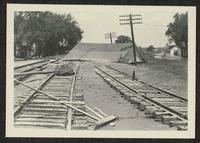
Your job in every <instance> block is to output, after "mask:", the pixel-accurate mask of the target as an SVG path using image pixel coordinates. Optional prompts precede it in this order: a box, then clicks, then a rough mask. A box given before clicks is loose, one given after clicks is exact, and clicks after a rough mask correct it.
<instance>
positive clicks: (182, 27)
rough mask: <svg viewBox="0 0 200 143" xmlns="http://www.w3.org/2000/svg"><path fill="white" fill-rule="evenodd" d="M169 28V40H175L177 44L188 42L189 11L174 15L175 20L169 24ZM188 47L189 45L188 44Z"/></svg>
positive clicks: (167, 32) (167, 33)
mask: <svg viewBox="0 0 200 143" xmlns="http://www.w3.org/2000/svg"><path fill="white" fill-rule="evenodd" d="M167 27H168V29H167V31H166V33H165V34H166V35H167V36H168V40H169V42H170V43H171V42H175V43H176V45H178V46H181V45H182V43H183V42H184V43H185V45H187V43H188V13H187V12H186V13H184V14H179V13H176V14H175V15H174V21H173V22H172V23H169V25H167ZM186 47H187V46H186Z"/></svg>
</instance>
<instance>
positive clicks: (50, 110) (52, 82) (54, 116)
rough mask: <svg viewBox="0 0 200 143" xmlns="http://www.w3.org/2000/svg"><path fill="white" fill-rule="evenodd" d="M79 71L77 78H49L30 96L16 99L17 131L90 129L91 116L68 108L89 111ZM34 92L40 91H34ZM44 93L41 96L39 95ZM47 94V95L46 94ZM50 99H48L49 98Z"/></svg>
mask: <svg viewBox="0 0 200 143" xmlns="http://www.w3.org/2000/svg"><path fill="white" fill-rule="evenodd" d="M78 71H79V67H78V68H77V70H76V72H75V74H74V75H69V76H57V75H55V74H47V75H46V78H44V79H43V80H42V81H40V83H37V84H35V85H33V84H32V85H30V90H28V91H27V92H26V93H23V94H18V95H15V114H14V126H15V127H40V128H58V129H64V130H77V129H78V130H80V129H84V130H86V129H88V127H87V116H86V115H84V114H82V113H81V112H78V111H77V110H72V109H71V108H68V106H65V104H69V105H73V107H75V108H77V109H80V110H81V111H85V110H86V109H85V103H84V102H83V100H84V99H83V93H82V92H83V90H82V85H81V80H82V77H81V76H80V75H79V72H78ZM31 88H34V89H36V90H32V89H31ZM38 91H41V92H38ZM43 93H45V94H43ZM47 94H48V95H49V96H46V95H47Z"/></svg>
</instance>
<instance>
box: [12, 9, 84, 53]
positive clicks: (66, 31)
mask: <svg viewBox="0 0 200 143" xmlns="http://www.w3.org/2000/svg"><path fill="white" fill-rule="evenodd" d="M14 24H15V28H14V29H15V30H14V34H15V39H14V40H15V48H16V46H17V45H18V46H20V47H22V45H23V44H22V43H23V42H25V43H26V46H27V47H28V48H27V49H28V50H30V49H31V46H32V45H33V44H34V45H36V47H37V48H36V49H37V55H38V56H40V55H43V56H49V55H55V54H57V53H63V52H64V51H65V50H70V49H71V48H72V47H74V45H75V44H76V43H77V42H78V41H80V40H81V38H82V33H83V31H82V30H81V29H80V27H79V25H78V23H77V22H76V21H75V20H74V19H73V17H72V16H71V15H70V14H67V15H66V14H56V13H52V12H48V11H46V12H41V11H34V12H16V13H15V20H14ZM63 41H65V42H64V43H63ZM60 43H61V44H60Z"/></svg>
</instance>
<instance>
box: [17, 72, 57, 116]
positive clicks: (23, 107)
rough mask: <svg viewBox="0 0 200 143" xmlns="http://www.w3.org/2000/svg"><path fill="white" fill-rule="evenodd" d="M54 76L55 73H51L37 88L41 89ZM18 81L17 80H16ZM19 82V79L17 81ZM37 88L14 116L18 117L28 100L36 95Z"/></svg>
mask: <svg viewBox="0 0 200 143" xmlns="http://www.w3.org/2000/svg"><path fill="white" fill-rule="evenodd" d="M53 76H54V74H51V75H50V76H49V77H48V78H47V79H46V80H45V81H44V82H43V83H42V84H41V85H40V86H39V87H38V88H37V90H40V89H42V88H43V87H44V85H45V84H46V83H47V82H48V81H49V80H50V79H51V78H52V77H53ZM15 81H16V80H15ZM17 82H18V83H19V81H17ZM37 90H34V92H33V93H32V94H31V95H30V96H28V97H27V98H26V99H25V100H24V101H23V103H22V105H21V106H19V107H18V108H17V109H16V110H15V111H14V118H15V119H16V118H17V116H18V115H19V113H20V112H21V111H22V110H23V109H24V107H25V106H26V105H27V104H28V102H29V101H30V100H31V99H32V98H33V97H34V95H35V94H36V93H37V92H38V91H37Z"/></svg>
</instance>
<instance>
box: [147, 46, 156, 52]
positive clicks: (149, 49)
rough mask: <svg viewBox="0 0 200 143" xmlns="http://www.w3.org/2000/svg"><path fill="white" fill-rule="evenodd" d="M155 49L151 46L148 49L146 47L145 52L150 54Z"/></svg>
mask: <svg viewBox="0 0 200 143" xmlns="http://www.w3.org/2000/svg"><path fill="white" fill-rule="evenodd" d="M154 49H155V48H154V46H153V45H150V46H149V47H147V51H149V52H151V51H153V50H154Z"/></svg>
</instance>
